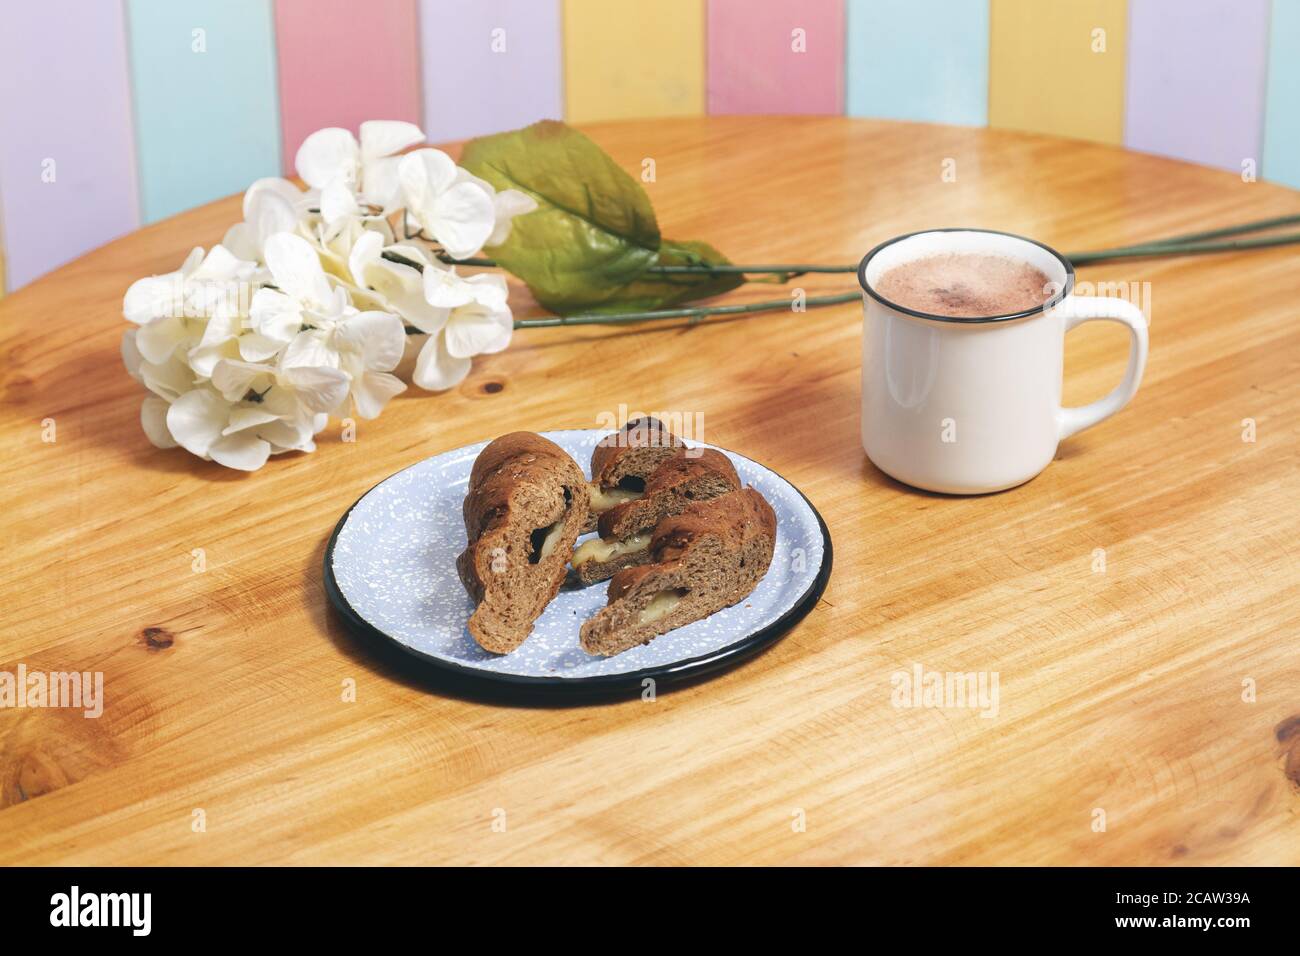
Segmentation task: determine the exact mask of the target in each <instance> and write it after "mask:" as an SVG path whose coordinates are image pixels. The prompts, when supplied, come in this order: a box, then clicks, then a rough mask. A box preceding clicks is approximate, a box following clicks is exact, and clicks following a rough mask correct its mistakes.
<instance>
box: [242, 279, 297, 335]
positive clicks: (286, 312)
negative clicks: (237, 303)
mask: <svg viewBox="0 0 1300 956" xmlns="http://www.w3.org/2000/svg"><path fill="white" fill-rule="evenodd" d="M248 321H249V325H251V326H252V327H253V330H254V331H255V332H258V333H260V334H262V335H264V336H266V338H268V339H272V340H274V341H277V342H279V343H280V344H281V345H285V344H287V343H288V342H289V340H290V339H292V338H293V337H294V336H295V335H297V334H298V330H299V329H301V328H302V305H301V304H300V303H299V302H298V300H297V299H295V298H293V296H288V295H285V294H284V293H283V292H277V291H276V290H274V289H258V290H257V292H255V293H254V294H253V301H252V302H251V303H250V304H249V306H248Z"/></svg>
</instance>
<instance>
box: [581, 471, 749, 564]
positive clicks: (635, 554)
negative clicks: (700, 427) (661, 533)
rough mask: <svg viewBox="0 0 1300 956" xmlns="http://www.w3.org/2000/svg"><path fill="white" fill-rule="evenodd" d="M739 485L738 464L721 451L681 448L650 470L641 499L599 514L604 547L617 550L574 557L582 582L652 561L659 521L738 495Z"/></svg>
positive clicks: (586, 551) (585, 548)
mask: <svg viewBox="0 0 1300 956" xmlns="http://www.w3.org/2000/svg"><path fill="white" fill-rule="evenodd" d="M740 487H741V482H740V476H739V475H737V474H736V468H735V466H734V465H732V463H731V459H730V458H728V457H727V456H726V455H725V454H723V453H722V452H720V451H716V450H714V449H712V448H703V449H693V450H692V449H687V448H685V447H682V448H679V449H677V452H676V453H675V454H674V455H673V457H672V458H669V459H667V460H666V461H664V462H663V463H662V464H660V465H659V467H657V468H656V469H655V470H654V471H653V472H651V474H650V477H649V478H648V479H647V480H646V485H645V493H644V494H643V495H642V497H640V498H637V499H635V500H633V501H627V502H624V503H623V504H620V505H615V506H614V507H613V508H610V509H609V510H608V511H605V512H604V513H602V514H601V516H600V520H599V522H598V530H599V531H600V537H601V544H602V545H606V546H608V545H615V546H616V547H615V548H613V549H612V551H611V553H610V554H609V557H607V558H605V559H604V560H599V559H597V557H595V556H593V555H592V549H591V547H590V546H588V545H584V546H582V547H579V548H578V549H577V550H576V551H575V552H574V557H573V568H574V571H575V573H576V575H577V578H578V580H580V581H581V582H582V583H584V584H594V583H596V582H597V581H604V580H607V579H608V578H610V577H612V576H613V575H614V574H616V573H617V572H619V571H621V570H622V569H623V568H630V567H635V566H636V565H639V564H645V563H647V562H648V561H650V559H651V553H650V542H649V536H648V535H647V532H649V531H652V530H653V529H654V527H655V525H656V524H658V522H659V521H660V520H661V519H663V518H667V517H669V516H671V515H675V514H680V513H681V512H682V511H684V510H685V509H686V508H688V507H690V506H691V505H692V504H694V503H696V502H700V501H709V500H711V499H713V498H717V497H719V496H721V495H725V494H727V493H728V492H732V491H738V490H739V489H740Z"/></svg>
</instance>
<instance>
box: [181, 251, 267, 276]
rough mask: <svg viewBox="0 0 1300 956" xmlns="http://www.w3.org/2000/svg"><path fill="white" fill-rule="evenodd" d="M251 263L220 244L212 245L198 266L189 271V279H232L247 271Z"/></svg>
mask: <svg viewBox="0 0 1300 956" xmlns="http://www.w3.org/2000/svg"><path fill="white" fill-rule="evenodd" d="M250 265H252V263H249V262H244V261H243V260H241V259H239V258H237V257H236V256H235V255H233V254H232V253H231V251H230V250H229V249H227V248H226V247H225V246H222V245H216V246H213V247H212V248H211V249H210V250H209V251H208V254H207V255H206V256H204V257H203V262H201V263H200V264H199V267H198V268H197V269H195V270H194V272H193V273H191V274H190V275H189V276H188V278H190V279H216V280H220V279H233V278H235V277H237V276H238V275H239V274H240V273H241V272H247V271H249V270H248V268H247V267H248V266H250Z"/></svg>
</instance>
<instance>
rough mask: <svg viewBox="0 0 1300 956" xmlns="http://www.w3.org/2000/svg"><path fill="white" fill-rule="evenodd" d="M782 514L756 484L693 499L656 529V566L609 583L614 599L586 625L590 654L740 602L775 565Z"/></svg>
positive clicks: (615, 650)
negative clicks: (707, 498) (710, 497)
mask: <svg viewBox="0 0 1300 956" xmlns="http://www.w3.org/2000/svg"><path fill="white" fill-rule="evenodd" d="M775 547H776V514H775V513H774V512H773V511H772V507H771V505H769V504H768V503H767V501H766V500H765V499H764V498H763V496H762V495H761V494H759V492H758V491H756V490H755V489H753V488H746V489H744V490H741V491H733V492H730V493H728V494H725V495H722V496H721V497H718V498H714V499H713V500H711V501H706V502H702V503H699V504H693V505H691V506H689V507H688V508H686V509H685V510H684V511H682V512H681V513H680V514H678V515H674V516H672V517H667V518H663V519H662V520H660V521H659V523H658V524H657V525H656V526H655V530H654V536H653V538H652V542H651V546H650V550H651V553H652V559H653V563H650V564H645V565H641V566H638V567H633V568H626V569H624V570H622V571H620V572H618V574H616V575H614V578H613V580H611V581H610V583H609V593H608V603H607V604H606V606H605V607H604V608H602V609H601V610H600V611H598V612H596V614H595V615H594V616H592V617H591V619H590V620H588V621H586V622H585V623H584V624H583V625H582V629H581V632H580V641H581V644H582V648H583V650H585V651H586V652H587V653H588V654H596V655H601V656H610V655H613V654H620V653H622V652H623V651H626V650H628V649H629V648H632V647H636V646H637V645H638V644H645V643H648V642H649V641H651V640H653V639H654V638H655V637H657V636H658V635H660V634H663V633H666V632H667V631H670V630H672V629H674V628H677V627H681V626H682V625H683V624H689V623H690V622H692V621H698V620H700V619H702V618H705V617H708V616H709V615H710V614H713V613H715V612H717V611H720V610H722V609H723V608H724V607H730V606H731V605H733V604H736V603H738V602H740V601H742V600H744V598H745V597H746V596H748V595H749V593H750V592H751V591H753V589H754V587H755V586H756V585H757V584H758V582H759V581H761V580H762V578H763V576H764V575H765V574H766V573H767V570H768V567H769V566H770V565H771V563H772V553H773V550H774V548H775Z"/></svg>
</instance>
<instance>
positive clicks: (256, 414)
mask: <svg viewBox="0 0 1300 956" xmlns="http://www.w3.org/2000/svg"><path fill="white" fill-rule="evenodd" d="M276 418H277V416H276V415H274V414H272V413H271V412H268V411H267V410H266V409H264V408H258V407H257V406H256V405H236V406H235V407H234V408H232V409H231V410H230V422H229V423H228V424H227V425H226V427H225V428H223V429H222V430H221V434H223V435H233V434H235V433H236V432H242V431H244V430H245V429H249V428H255V427H257V426H258V425H265V424H266V423H267V422H273V421H275V420H276Z"/></svg>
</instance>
